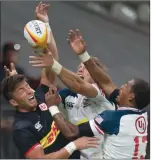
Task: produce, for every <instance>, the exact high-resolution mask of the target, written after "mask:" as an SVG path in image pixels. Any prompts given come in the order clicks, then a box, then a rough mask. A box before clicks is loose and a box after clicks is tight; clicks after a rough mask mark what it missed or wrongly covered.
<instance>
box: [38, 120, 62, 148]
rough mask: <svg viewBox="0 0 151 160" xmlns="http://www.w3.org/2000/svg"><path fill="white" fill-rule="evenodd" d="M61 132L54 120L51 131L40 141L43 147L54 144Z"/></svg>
mask: <svg viewBox="0 0 151 160" xmlns="http://www.w3.org/2000/svg"><path fill="white" fill-rule="evenodd" d="M59 133H60V131H59V130H58V128H57V127H56V124H55V122H54V121H53V122H52V125H51V130H50V132H49V133H48V134H47V135H46V136H45V137H44V138H43V139H42V140H41V141H40V144H41V145H42V147H43V149H45V148H47V147H49V146H50V145H52V144H53V143H54V142H55V141H56V139H57V137H58V135H59Z"/></svg>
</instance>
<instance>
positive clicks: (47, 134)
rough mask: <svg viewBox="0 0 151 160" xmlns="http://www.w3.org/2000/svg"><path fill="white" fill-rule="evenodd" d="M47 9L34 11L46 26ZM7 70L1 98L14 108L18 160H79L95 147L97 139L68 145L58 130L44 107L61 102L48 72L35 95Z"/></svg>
mask: <svg viewBox="0 0 151 160" xmlns="http://www.w3.org/2000/svg"><path fill="white" fill-rule="evenodd" d="M48 7H49V5H47V4H43V3H40V4H39V5H38V6H37V7H36V16H37V18H38V19H40V20H42V21H43V22H45V23H48V22H49V19H48V16H47V9H48ZM50 36H51V44H49V45H48V47H49V49H50V50H51V51H52V53H53V56H54V58H55V59H56V60H58V52H57V48H56V44H55V41H54V37H53V35H52V32H50ZM10 66H11V68H10V70H9V69H8V68H7V67H5V71H6V73H7V75H8V77H6V78H5V79H4V80H3V82H2V88H3V89H2V91H3V95H4V97H5V98H6V99H7V100H8V101H9V103H10V104H11V105H12V106H13V107H15V108H16V115H15V121H14V125H13V137H14V142H15V144H16V146H17V147H18V149H19V151H20V156H21V157H20V158H40V159H44V158H48V159H60V158H63V159H66V158H73V159H78V158H80V152H79V151H76V150H81V149H84V148H89V147H96V146H97V144H98V143H97V141H98V138H95V137H94V138H90V137H82V138H79V139H77V140H75V141H73V142H71V140H68V139H67V138H66V137H64V136H63V135H62V133H61V132H60V130H58V128H57V126H56V123H55V122H54V121H53V119H52V116H51V115H50V113H49V110H48V107H47V105H48V106H51V105H57V104H58V103H59V102H60V98H59V97H58V95H57V94H56V93H57V89H56V88H54V87H51V84H54V83H55V74H54V73H53V72H51V71H50V69H45V68H44V69H43V70H42V74H41V80H40V83H41V84H40V86H39V87H38V88H37V89H36V91H34V90H33V89H32V88H31V87H30V86H29V84H28V82H27V81H26V78H25V76H24V75H18V74H17V72H16V70H15V66H14V64H11V65H10ZM48 77H49V78H48ZM76 138H77V137H74V139H76Z"/></svg>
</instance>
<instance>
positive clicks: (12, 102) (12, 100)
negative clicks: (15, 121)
mask: <svg viewBox="0 0 151 160" xmlns="http://www.w3.org/2000/svg"><path fill="white" fill-rule="evenodd" d="M9 103H10V104H11V105H12V106H13V107H16V106H18V103H17V102H16V101H15V100H14V99H10V100H9Z"/></svg>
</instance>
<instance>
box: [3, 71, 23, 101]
mask: <svg viewBox="0 0 151 160" xmlns="http://www.w3.org/2000/svg"><path fill="white" fill-rule="evenodd" d="M24 80H25V81H26V77H25V76H24V75H21V74H17V75H14V76H10V77H5V78H4V79H3V81H2V82H1V88H2V93H3V96H4V97H5V99H6V100H7V101H9V100H10V99H12V92H13V91H14V90H15V88H16V87H17V85H18V84H19V83H20V82H22V81H24Z"/></svg>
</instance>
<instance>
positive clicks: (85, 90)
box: [58, 67, 98, 97]
mask: <svg viewBox="0 0 151 160" xmlns="http://www.w3.org/2000/svg"><path fill="white" fill-rule="evenodd" d="M58 77H59V78H60V80H61V81H62V82H63V83H64V84H65V85H66V86H67V87H68V88H70V89H71V90H72V91H73V92H76V93H79V94H82V95H84V96H87V97H96V96H97V94H98V91H97V90H96V88H94V87H93V86H92V85H91V84H89V83H87V82H85V81H84V80H82V79H81V78H80V77H79V76H78V75H76V74H75V73H73V72H71V71H69V70H67V69H66V68H64V67H63V68H62V70H61V72H60V74H59V75H58Z"/></svg>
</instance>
